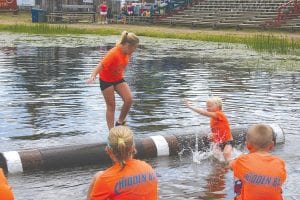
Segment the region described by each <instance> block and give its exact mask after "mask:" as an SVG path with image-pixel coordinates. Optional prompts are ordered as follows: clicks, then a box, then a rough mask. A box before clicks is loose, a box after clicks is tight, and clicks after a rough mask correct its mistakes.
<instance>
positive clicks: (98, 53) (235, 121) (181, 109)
mask: <svg viewBox="0 0 300 200" xmlns="http://www.w3.org/2000/svg"><path fill="white" fill-rule="evenodd" d="M117 39H118V37H117V36H109V37H97V36H55V37H54V36H39V35H25V34H11V33H0V105H1V115H0V144H1V145H0V151H10V150H22V149H30V148H40V147H48V146H63V145H70V144H84V143H91V142H95V141H99V142H101V141H105V140H106V137H107V127H106V122H105V104H104V100H103V98H102V96H101V94H100V89H99V83H98V81H97V82H96V83H95V84H93V85H86V84H85V81H86V79H87V78H88V77H89V75H90V73H91V71H92V69H93V68H94V67H95V66H96V64H97V63H98V61H99V58H101V57H102V56H103V55H104V54H105V53H106V52H107V50H108V49H110V48H111V47H112V46H114V44H115V42H116V41H117ZM125 79H126V80H127V82H128V83H129V85H130V87H131V89H132V92H133V95H134V99H135V102H134V105H133V107H132V109H131V111H130V113H129V116H128V119H127V123H128V125H129V126H130V127H131V128H132V129H133V130H134V132H135V134H136V135H138V136H148V135H157V134H161V133H165V132H177V131H178V130H179V129H181V130H182V129H183V128H186V129H191V128H192V129H194V130H197V128H201V127H208V126H209V119H207V118H205V117H202V116H199V115H197V114H195V113H192V112H191V111H190V110H188V109H187V108H186V107H185V106H184V105H183V104H182V101H181V99H182V98H189V99H191V100H192V101H194V102H195V103H196V104H197V105H198V106H202V107H204V106H205V100H206V99H207V98H208V97H209V96H210V95H215V96H220V97H221V98H222V99H223V100H224V105H225V108H224V111H225V113H226V115H227V117H228V118H229V120H230V122H231V124H232V125H240V124H244V125H248V124H252V123H258V122H262V123H276V124H279V125H280V126H281V127H282V128H283V130H284V131H285V134H286V142H285V144H283V145H279V146H277V148H276V149H275V150H274V152H273V153H274V154H275V155H278V156H280V157H282V158H283V159H284V160H285V161H286V165H287V172H288V179H287V182H286V183H285V185H284V187H283V189H284V193H283V194H284V197H285V199H300V192H299V190H298V189H299V188H300V167H299V166H300V153H299V148H298V145H299V143H300V133H299V132H300V123H299V122H300V120H299V118H300V112H299V111H300V58H299V57H297V56H292V55H277V54H267V53H266V54H264V53H258V52H255V51H253V50H250V49H247V48H246V47H244V46H243V45H231V44H219V43H209V42H197V41H186V40H173V39H156V38H141V46H140V48H139V49H138V50H137V52H136V53H135V54H134V55H133V57H132V59H131V61H130V64H129V66H128V69H127V72H126V78H125ZM117 105H118V109H119V108H120V105H121V100H120V99H119V98H118V99H117ZM147 161H148V162H149V163H150V164H151V165H153V167H154V168H155V170H156V171H157V174H158V177H159V197H160V199H172V200H175V199H232V197H233V191H232V186H233V183H232V172H231V171H228V170H225V169H224V168H223V167H222V164H220V163H219V162H216V161H215V160H213V159H210V158H208V159H205V160H201V162H200V163H197V162H193V158H192V156H185V157H178V156H174V157H167V158H165V157H164V158H155V159H149V160H147ZM100 169H104V166H101V167H99V166H85V167H77V168H72V169H70V168H69V169H61V170H56V171H48V172H41V171H40V172H30V173H24V174H15V175H9V176H8V181H9V183H10V185H11V186H12V187H13V191H14V193H15V197H16V199H24V200H31V199H32V200H39V199H43V200H47V199H49V200H50V199H51V200H52V199H62V200H64V199H66V200H68V199H72V200H77V199H78V200H79V199H84V198H85V196H86V192H87V188H88V185H89V182H90V180H91V178H92V176H93V175H94V173H95V172H96V171H98V170H100Z"/></svg>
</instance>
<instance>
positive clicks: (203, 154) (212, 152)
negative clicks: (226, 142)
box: [190, 134, 243, 164]
mask: <svg viewBox="0 0 300 200" xmlns="http://www.w3.org/2000/svg"><path fill="white" fill-rule="evenodd" d="M198 140H199V139H198V136H197V134H196V144H195V150H194V151H193V149H192V148H190V151H191V152H192V155H193V162H195V163H197V164H200V163H201V162H203V161H204V160H207V159H209V158H215V159H217V160H218V161H220V162H224V161H225V158H224V155H223V152H222V151H221V149H220V147H219V146H218V145H217V144H210V147H209V149H208V150H207V151H199V147H198ZM242 153H243V152H242V151H241V150H239V149H237V148H235V147H234V148H232V154H231V157H232V159H235V158H237V157H238V156H239V155H241V154H242Z"/></svg>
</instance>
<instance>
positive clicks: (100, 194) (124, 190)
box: [88, 126, 158, 200]
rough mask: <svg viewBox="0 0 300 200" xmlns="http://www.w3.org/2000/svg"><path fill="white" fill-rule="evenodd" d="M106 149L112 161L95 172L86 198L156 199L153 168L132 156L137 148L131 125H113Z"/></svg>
mask: <svg viewBox="0 0 300 200" xmlns="http://www.w3.org/2000/svg"><path fill="white" fill-rule="evenodd" d="M106 152H107V154H108V155H109V157H110V158H111V160H112V161H113V162H114V164H113V166H112V167H110V168H108V169H106V170H105V171H100V172H98V173H97V174H96V175H95V177H94V179H93V181H92V183H91V185H90V188H89V191H88V200H102V199H103V200H104V199H105V200H107V199H109V200H117V199H122V200H125V199H126V200H137V199H138V200H157V199H158V183H157V177H156V173H155V171H154V170H153V169H152V167H151V166H150V165H149V164H147V163H146V162H144V161H141V160H136V159H134V158H133V156H134V154H135V153H136V149H135V146H134V139H133V133H132V131H131V130H130V128H128V127H127V126H118V127H114V128H112V129H111V130H110V131H109V136H108V144H107V147H106Z"/></svg>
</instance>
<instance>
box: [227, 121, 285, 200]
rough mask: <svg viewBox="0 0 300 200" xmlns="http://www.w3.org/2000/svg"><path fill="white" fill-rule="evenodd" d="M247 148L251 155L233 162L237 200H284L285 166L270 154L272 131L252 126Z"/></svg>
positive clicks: (268, 128) (231, 164)
mask: <svg viewBox="0 0 300 200" xmlns="http://www.w3.org/2000/svg"><path fill="white" fill-rule="evenodd" d="M246 146H247V149H248V150H249V153H248V154H244V155H241V156H239V157H238V158H236V159H235V160H233V161H231V162H230V168H231V169H232V170H233V174H234V179H235V188H234V191H235V193H236V197H235V200H282V199H283V198H282V188H281V187H282V185H283V183H284V182H285V180H286V170H285V162H284V161H283V160H282V159H280V158H278V157H276V156H273V155H271V154H270V153H269V151H270V150H272V148H273V146H274V141H273V131H272V129H271V127H269V126H267V125H263V124H256V125H253V126H251V127H250V128H249V130H248V131H247V135H246Z"/></svg>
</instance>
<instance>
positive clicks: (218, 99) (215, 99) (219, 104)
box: [206, 97, 223, 110]
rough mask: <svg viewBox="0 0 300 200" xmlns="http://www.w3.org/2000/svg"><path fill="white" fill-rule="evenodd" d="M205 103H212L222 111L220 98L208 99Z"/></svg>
mask: <svg viewBox="0 0 300 200" xmlns="http://www.w3.org/2000/svg"><path fill="white" fill-rule="evenodd" d="M206 102H211V103H214V104H216V105H217V106H218V107H219V108H220V110H223V101H222V99H221V98H220V97H209V98H208V99H207V100H206Z"/></svg>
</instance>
